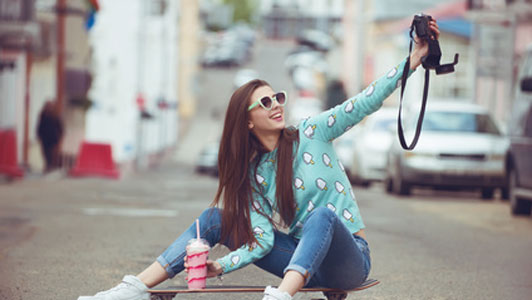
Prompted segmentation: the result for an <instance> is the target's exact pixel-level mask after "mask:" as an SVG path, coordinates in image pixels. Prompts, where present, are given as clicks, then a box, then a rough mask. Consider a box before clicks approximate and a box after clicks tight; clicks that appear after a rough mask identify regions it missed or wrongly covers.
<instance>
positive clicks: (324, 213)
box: [308, 206, 337, 220]
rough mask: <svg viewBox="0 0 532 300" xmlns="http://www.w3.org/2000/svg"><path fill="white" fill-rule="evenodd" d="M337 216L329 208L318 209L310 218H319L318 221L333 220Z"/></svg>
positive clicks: (313, 211) (314, 210)
mask: <svg viewBox="0 0 532 300" xmlns="http://www.w3.org/2000/svg"><path fill="white" fill-rule="evenodd" d="M336 217H337V216H336V214H335V213H334V212H333V211H332V210H330V209H329V208H327V207H323V206H322V207H317V208H315V209H313V210H312V212H310V214H309V216H308V218H309V219H310V218H318V219H321V220H323V219H333V218H336Z"/></svg>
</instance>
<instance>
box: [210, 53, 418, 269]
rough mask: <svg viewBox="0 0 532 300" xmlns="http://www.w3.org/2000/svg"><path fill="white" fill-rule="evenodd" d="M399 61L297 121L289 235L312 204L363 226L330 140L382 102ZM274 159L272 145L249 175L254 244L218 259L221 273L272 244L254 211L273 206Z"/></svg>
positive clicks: (296, 232) (264, 221)
mask: <svg viewBox="0 0 532 300" xmlns="http://www.w3.org/2000/svg"><path fill="white" fill-rule="evenodd" d="M405 62H406V60H404V61H403V62H402V63H401V64H399V65H398V66H396V67H394V68H393V69H392V70H390V71H389V72H388V73H387V74H386V75H384V76H382V77H381V78H379V79H378V80H376V81H374V82H373V83H372V84H371V85H370V86H368V87H367V88H366V89H365V90H364V91H362V92H361V93H360V94H358V95H356V96H355V97H352V98H350V99H347V100H346V101H345V102H343V103H342V104H339V105H338V106H336V107H334V108H331V109H330V110H327V111H325V112H322V113H320V114H318V115H317V116H314V117H310V118H308V119H306V120H303V121H302V122H301V123H300V124H299V125H298V129H299V143H296V144H295V146H296V150H295V158H294V164H293V168H294V174H293V176H294V179H293V184H294V186H293V189H294V193H295V201H296V205H297V209H296V215H295V218H294V221H293V223H292V224H291V225H290V229H289V234H290V235H291V236H293V237H294V238H296V239H300V238H301V232H302V228H303V224H304V223H305V220H306V218H307V217H308V215H309V214H310V212H312V210H313V209H315V208H316V207H322V206H323V207H327V208H329V209H331V210H332V211H334V212H335V213H336V214H337V215H338V216H339V217H340V219H341V220H342V221H343V223H344V224H345V226H347V228H349V230H350V231H351V232H352V233H355V232H357V231H359V230H361V229H363V228H364V227H365V226H364V222H363V221H362V217H361V215H360V211H359V209H358V205H357V203H356V199H355V194H354V193H353V189H352V188H351V184H350V183H349V179H348V178H347V175H346V173H345V170H344V167H343V166H342V163H341V162H340V160H339V159H338V158H337V156H336V153H335V151H334V148H333V145H332V141H333V140H334V139H335V138H337V137H339V136H340V135H342V134H343V133H344V132H346V131H347V130H349V129H350V128H351V127H353V126H354V125H355V124H357V123H358V122H360V121H361V120H362V119H363V118H364V117H366V116H367V115H369V114H371V113H373V112H375V111H376V110H378V109H379V108H380V107H381V106H382V102H383V101H384V100H385V99H386V98H387V97H388V96H389V95H390V94H391V93H392V92H393V91H394V90H395V89H396V87H397V86H398V85H399V84H400V79H401V74H402V70H403V66H404V64H405ZM411 73H412V72H409V75H410V74H411ZM276 158H277V149H275V150H273V151H272V152H269V153H266V154H265V155H263V156H262V158H261V161H260V162H259V166H258V169H257V173H256V176H255V177H256V178H255V179H256V184H254V201H253V205H252V207H250V209H251V225H252V227H253V231H254V233H255V237H256V238H257V241H258V242H259V244H260V246H258V245H256V244H252V245H244V246H242V247H240V248H238V249H236V250H235V251H233V252H231V253H229V254H228V255H226V256H224V257H222V258H220V259H218V260H217V261H218V262H219V263H220V264H221V266H222V269H223V272H224V273H228V272H231V271H234V270H236V269H239V268H242V267H244V266H246V265H248V264H250V263H253V262H254V261H256V260H258V259H260V258H262V257H264V256H265V255H266V254H268V253H269V252H270V250H271V249H272V247H273V242H274V227H273V225H272V224H271V223H270V222H269V220H268V218H266V217H264V216H262V215H261V214H259V213H257V210H260V211H262V212H263V213H264V214H266V215H269V216H271V217H273V214H274V212H275V211H277V205H276V203H275V201H274V199H275V177H276ZM250 174H253V170H250ZM258 193H260V194H261V195H259V194H258ZM264 199H266V200H264Z"/></svg>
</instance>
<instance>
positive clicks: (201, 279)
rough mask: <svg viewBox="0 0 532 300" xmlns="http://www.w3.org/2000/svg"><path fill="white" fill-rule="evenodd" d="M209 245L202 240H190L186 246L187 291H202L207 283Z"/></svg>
mask: <svg viewBox="0 0 532 300" xmlns="http://www.w3.org/2000/svg"><path fill="white" fill-rule="evenodd" d="M209 249H210V247H209V243H208V242H207V241H206V240H204V239H200V240H198V239H191V240H190V241H188V244H187V248H186V250H187V263H188V277H187V283H188V288H189V289H191V290H192V289H204V288H205V285H206V281H207V258H208V256H209Z"/></svg>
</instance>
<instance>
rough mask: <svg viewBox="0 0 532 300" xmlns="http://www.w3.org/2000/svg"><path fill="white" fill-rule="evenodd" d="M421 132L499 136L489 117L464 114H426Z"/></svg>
mask: <svg viewBox="0 0 532 300" xmlns="http://www.w3.org/2000/svg"><path fill="white" fill-rule="evenodd" d="M423 130H427V131H450V132H476V133H488V134H495V135H500V132H499V130H498V129H497V126H496V125H495V123H494V122H493V120H492V119H491V117H490V116H489V115H486V114H475V113H464V112H427V114H426V115H425V119H424V121H423Z"/></svg>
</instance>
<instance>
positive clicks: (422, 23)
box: [410, 14, 458, 75]
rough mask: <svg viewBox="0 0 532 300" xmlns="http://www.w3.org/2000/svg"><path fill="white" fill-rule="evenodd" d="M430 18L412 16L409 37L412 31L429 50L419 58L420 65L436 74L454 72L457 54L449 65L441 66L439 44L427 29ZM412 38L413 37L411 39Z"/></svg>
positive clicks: (426, 16) (422, 15)
mask: <svg viewBox="0 0 532 300" xmlns="http://www.w3.org/2000/svg"><path fill="white" fill-rule="evenodd" d="M431 20H432V17H431V16H429V15H425V14H419V15H415V16H414V20H413V21H412V26H411V30H410V36H411V37H412V31H415V33H416V36H417V37H418V38H420V39H422V40H424V41H426V42H427V43H428V46H429V50H428V53H427V55H426V56H424V57H423V58H421V64H422V65H423V68H425V69H434V70H436V74H437V75H440V74H447V73H452V72H454V65H456V64H457V63H458V53H456V54H455V55H454V61H453V62H452V63H450V64H445V65H441V64H440V59H441V49H440V43H439V42H438V40H437V39H436V35H435V34H434V32H432V30H431V29H430V27H429V22H430V21H431ZM412 38H413V37H412Z"/></svg>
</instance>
